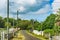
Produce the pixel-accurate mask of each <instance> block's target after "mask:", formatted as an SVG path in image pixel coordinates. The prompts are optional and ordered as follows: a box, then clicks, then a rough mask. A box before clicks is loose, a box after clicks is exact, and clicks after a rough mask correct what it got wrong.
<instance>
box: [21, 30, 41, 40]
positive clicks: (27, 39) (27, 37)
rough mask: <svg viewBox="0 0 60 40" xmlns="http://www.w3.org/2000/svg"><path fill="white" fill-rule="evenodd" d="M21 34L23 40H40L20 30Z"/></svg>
mask: <svg viewBox="0 0 60 40" xmlns="http://www.w3.org/2000/svg"><path fill="white" fill-rule="evenodd" d="M21 33H22V34H23V35H24V36H25V40H40V39H38V38H36V37H33V36H31V35H29V34H27V33H26V31H25V30H21Z"/></svg>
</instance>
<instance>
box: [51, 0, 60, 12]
mask: <svg viewBox="0 0 60 40" xmlns="http://www.w3.org/2000/svg"><path fill="white" fill-rule="evenodd" d="M52 6H53V13H57V11H58V9H59V8H60V0H54V2H53V4H52Z"/></svg>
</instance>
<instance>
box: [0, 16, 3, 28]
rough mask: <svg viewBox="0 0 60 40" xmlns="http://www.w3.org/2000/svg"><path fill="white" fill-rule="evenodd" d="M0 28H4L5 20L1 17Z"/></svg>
mask: <svg viewBox="0 0 60 40" xmlns="http://www.w3.org/2000/svg"><path fill="white" fill-rule="evenodd" d="M0 28H4V20H3V18H2V17H0Z"/></svg>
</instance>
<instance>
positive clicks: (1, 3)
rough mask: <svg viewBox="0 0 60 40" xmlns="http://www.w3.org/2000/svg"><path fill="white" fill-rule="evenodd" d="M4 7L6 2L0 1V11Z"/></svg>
mask: <svg viewBox="0 0 60 40" xmlns="http://www.w3.org/2000/svg"><path fill="white" fill-rule="evenodd" d="M4 6H6V0H0V9H2V8H4Z"/></svg>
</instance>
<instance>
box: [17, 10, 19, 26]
mask: <svg viewBox="0 0 60 40" xmlns="http://www.w3.org/2000/svg"><path fill="white" fill-rule="evenodd" d="M18 12H19V10H17V27H18Z"/></svg>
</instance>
